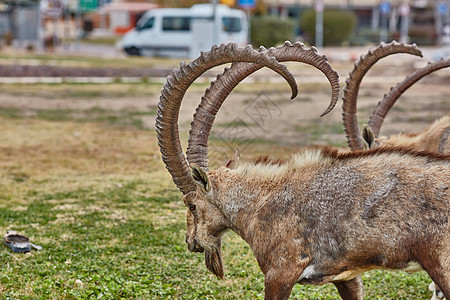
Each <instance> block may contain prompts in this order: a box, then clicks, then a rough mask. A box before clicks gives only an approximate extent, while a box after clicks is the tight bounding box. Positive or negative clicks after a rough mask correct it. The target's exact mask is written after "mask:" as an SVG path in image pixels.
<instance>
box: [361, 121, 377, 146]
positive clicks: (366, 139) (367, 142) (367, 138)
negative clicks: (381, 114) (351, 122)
mask: <svg viewBox="0 0 450 300" xmlns="http://www.w3.org/2000/svg"><path fill="white" fill-rule="evenodd" d="M361 136H362V139H363V143H364V148H365V149H366V150H368V149H372V148H373V147H375V134H374V133H373V130H372V128H370V126H369V125H367V124H364V125H363V128H362V130H361Z"/></svg>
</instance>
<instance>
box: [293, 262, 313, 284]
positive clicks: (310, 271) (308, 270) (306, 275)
mask: <svg viewBox="0 0 450 300" xmlns="http://www.w3.org/2000/svg"><path fill="white" fill-rule="evenodd" d="M315 273H316V270H315V268H314V265H309V266H307V267H306V268H305V269H304V270H303V272H302V274H300V277H299V278H298V280H297V281H298V282H300V281H302V280H303V279H305V278H306V279H308V278H310V277H312V275H314V274H315Z"/></svg>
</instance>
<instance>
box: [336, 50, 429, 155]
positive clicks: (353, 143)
mask: <svg viewBox="0 0 450 300" xmlns="http://www.w3.org/2000/svg"><path fill="white" fill-rule="evenodd" d="M396 53H407V54H412V55H416V56H420V57H422V52H421V51H420V50H419V48H417V46H416V44H412V45H407V44H403V43H402V44H400V43H398V42H396V41H393V42H391V43H389V44H385V43H381V44H380V45H379V46H378V47H376V48H375V49H373V50H369V52H368V53H367V54H366V55H362V56H361V57H360V59H359V61H358V62H356V63H355V66H354V68H353V70H352V71H351V72H350V74H349V78H348V79H347V80H346V81H345V87H344V96H343V100H344V104H343V105H342V109H343V113H342V115H343V119H344V129H345V132H346V134H347V142H348V145H349V146H350V148H351V149H352V150H361V149H364V144H363V141H362V138H361V133H360V131H359V126H358V117H357V116H356V102H357V98H358V92H359V86H360V84H361V81H362V79H363V78H364V76H365V75H366V73H367V72H368V71H369V69H370V68H371V67H372V66H373V65H374V64H375V63H376V62H377V61H379V60H380V59H382V58H383V57H386V56H388V55H391V54H396Z"/></svg>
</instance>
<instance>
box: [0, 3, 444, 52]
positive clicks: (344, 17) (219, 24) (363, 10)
mask: <svg viewBox="0 0 450 300" xmlns="http://www.w3.org/2000/svg"><path fill="white" fill-rule="evenodd" d="M198 4H204V5H198ZM449 6H450V0H410V1H400V0H391V1H380V0H358V1H356V0H326V1H324V0H316V1H314V0H203V1H202V0H147V1H145V0H141V1H138V0H132V1H124V0H37V1H32V0H29V1H28V0H23V1H19V0H17V1H2V2H1V5H0V45H1V46H2V47H3V48H5V47H13V48H14V49H24V50H27V51H38V52H50V51H63V52H71V51H72V52H80V51H85V52H89V51H91V52H92V51H98V52H99V53H102V54H104V55H107V54H112V53H115V54H121V53H123V52H124V51H125V52H126V53H128V54H131V55H147V56H175V57H196V56H197V55H198V53H199V50H206V49H209V48H210V46H211V45H212V44H218V43H221V42H227V41H236V42H238V43H240V44H244V43H245V44H246V43H251V44H252V45H253V46H255V47H259V46H260V45H264V46H265V47H270V46H275V45H277V44H279V43H282V42H284V41H285V40H291V41H294V40H298V41H302V42H304V43H306V44H309V45H315V46H317V47H322V46H325V47H327V46H365V45H370V44H372V45H373V44H378V43H379V42H380V41H384V42H388V41H391V40H397V41H400V42H410V43H417V44H419V45H421V46H423V45H438V46H446V45H449V44H450V9H449ZM195 7H196V9H194V8H195ZM161 8H166V10H161ZM169 8H172V9H173V8H185V10H184V12H183V10H175V11H178V12H173V11H172V12H170V11H169V10H167V9H169ZM187 8H191V11H188V10H187ZM234 9H236V10H239V11H241V13H243V14H244V16H245V17H244V18H241V17H239V18H241V19H239V18H238V19H236V18H235V17H236V16H237V14H236V13H237V12H236V11H234ZM152 10H154V15H158V16H161V15H162V16H163V17H164V16H165V17H171V19H167V18H166V19H162V20H161V22H163V24H162V23H161V24H158V22H156V20H157V19H154V20H155V24H153V23H148V22H147V24H146V22H144V21H149V20H150V19H151V18H149V16H148V14H150V11H152ZM194 11H197V12H194ZM146 12H148V13H147V17H146V18H144V19H145V20H141V19H142V17H143V16H144V17H145V16H146ZM174 13H175V15H173V14H174ZM139 20H141V21H140V23H139ZM150 21H151V22H153V19H151V20H150ZM136 25H138V28H137V30H136V31H141V32H140V34H141V35H142V34H143V32H144V31H145V32H149V31H152V30H153V31H155V30H160V33H161V34H162V35H161V37H160V38H161V39H163V40H162V41H153V44H151V43H152V42H148V43H150V44H149V45H143V44H142V43H144V44H145V42H143V41H139V42H135V44H132V45H131V44H130V42H129V41H128V42H125V44H126V43H128V44H127V45H128V49H124V47H126V46H127V45H125V46H124V41H123V40H122V38H123V37H124V35H126V34H127V32H129V31H132V29H133V28H134V27H135V26H136ZM149 25H150V28H149V27H148V26H149ZM158 26H159V27H158ZM151 27H153V28H151ZM156 27H158V28H156ZM196 28H197V29H196ZM275 28H276V29H275ZM222 30H223V32H224V33H225V35H224V36H223V37H221V36H220V35H221V34H220V32H221V31H222ZM175 33H183V34H185V35H187V34H189V35H190V36H189V37H187V36H186V38H189V40H190V42H183V43H185V44H186V43H187V45H185V46H184V49H181V50H180V49H176V50H177V51H172V52H171V53H167V52H165V51H164V50H167V49H169V50H170V47H172V48H173V47H175V46H174V45H171V44H170V40H172V39H174V38H173V37H171V34H172V36H173V34H175ZM238 33H240V35H241V36H240V37H239V40H236V39H237V38H236V37H233V36H236V35H237V34H238ZM154 34H156V33H153V35H154ZM243 38H245V41H244V40H243ZM138 39H141V40H142V39H153V40H154V39H155V37H154V36H153V37H152V36H151V35H148V34H147V37H140V38H138ZM175 39H183V35H181V38H177V37H176V38H175ZM196 39H197V40H203V42H202V44H201V45H200V46H198V45H197V47H196V48H195V47H194V48H195V49H192V51H190V50H189V48H190V47H193V46H192V45H195V44H196V41H195V40H196ZM205 39H209V40H210V41H206V40H205ZM180 43H181V41H179V44H180ZM197 44H198V42H197ZM92 45H97V47H92ZM142 47H147V50H149V51H146V52H145V51H142V50H143V49H142ZM149 47H150V48H151V47H153V48H152V49H150V48H149ZM155 47H159V48H158V49H155ZM164 47H166V49H162V50H161V48H164ZM176 47H182V46H179V45H178V46H176ZM128 50H131V51H128ZM150 50H152V51H150ZM171 50H174V49H171ZM169 52H170V51H169Z"/></svg>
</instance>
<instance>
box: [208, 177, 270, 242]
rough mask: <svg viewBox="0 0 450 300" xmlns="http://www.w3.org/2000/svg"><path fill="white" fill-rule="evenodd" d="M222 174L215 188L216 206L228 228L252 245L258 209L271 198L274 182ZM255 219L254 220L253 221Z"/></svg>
mask: <svg viewBox="0 0 450 300" xmlns="http://www.w3.org/2000/svg"><path fill="white" fill-rule="evenodd" d="M227 175H228V176H223V177H221V178H220V181H221V184H220V190H216V195H215V197H216V201H217V203H216V204H217V206H218V207H219V209H220V210H221V211H222V213H223V214H224V216H225V217H226V218H227V219H228V220H229V222H230V229H232V230H233V231H234V232H236V233H237V234H238V235H240V236H241V238H243V239H244V240H245V241H246V242H247V243H249V244H250V246H251V245H252V241H251V240H252V239H253V238H252V232H253V229H254V226H256V224H257V223H258V221H257V220H258V219H259V217H258V211H259V210H260V209H261V208H263V207H265V206H266V205H267V204H268V203H267V202H268V201H269V199H272V194H273V191H274V190H275V185H276V184H277V183H276V182H274V181H272V180H267V181H266V180H262V181H261V180H257V179H255V178H247V177H246V176H230V175H229V174H227ZM255 221H256V222H255Z"/></svg>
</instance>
